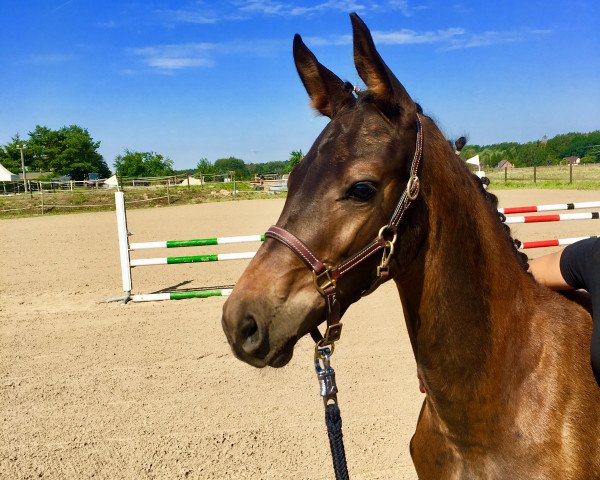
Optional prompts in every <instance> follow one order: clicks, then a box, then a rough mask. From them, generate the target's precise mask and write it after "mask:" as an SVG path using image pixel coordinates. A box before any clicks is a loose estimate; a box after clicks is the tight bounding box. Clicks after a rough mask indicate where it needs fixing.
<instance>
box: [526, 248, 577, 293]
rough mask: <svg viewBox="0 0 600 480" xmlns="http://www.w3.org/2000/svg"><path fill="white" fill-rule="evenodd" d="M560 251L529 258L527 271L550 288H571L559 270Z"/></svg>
mask: <svg viewBox="0 0 600 480" xmlns="http://www.w3.org/2000/svg"><path fill="white" fill-rule="evenodd" d="M561 255H562V250H561V251H560V252H554V253H550V254H548V255H544V256H542V257H538V258H534V259H531V260H529V270H528V271H529V273H531V274H532V275H533V278H535V279H536V281H537V282H538V283H541V284H542V285H546V286H547V287H548V288H551V289H552V290H573V287H572V286H571V285H569V284H568V283H567V282H566V281H565V279H564V278H563V276H562V274H561V272H560V256H561Z"/></svg>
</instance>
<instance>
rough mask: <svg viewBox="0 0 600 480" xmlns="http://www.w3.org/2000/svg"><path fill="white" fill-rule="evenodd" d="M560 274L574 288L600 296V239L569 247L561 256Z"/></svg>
mask: <svg viewBox="0 0 600 480" xmlns="http://www.w3.org/2000/svg"><path fill="white" fill-rule="evenodd" d="M560 273H561V274H562V276H563V278H564V279H565V281H566V282H567V283H568V284H569V285H571V286H572V287H573V288H583V289H585V290H587V291H588V292H589V293H590V295H592V300H593V297H594V294H595V295H600V238H587V239H585V240H581V241H579V242H576V243H573V244H571V245H568V246H567V247H566V248H565V249H564V250H563V253H562V255H561V256H560Z"/></svg>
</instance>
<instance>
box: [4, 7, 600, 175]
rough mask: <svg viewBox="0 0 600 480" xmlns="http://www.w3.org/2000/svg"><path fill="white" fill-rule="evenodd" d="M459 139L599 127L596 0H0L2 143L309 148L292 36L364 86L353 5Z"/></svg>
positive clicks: (526, 137)
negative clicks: (32, 138)
mask: <svg viewBox="0 0 600 480" xmlns="http://www.w3.org/2000/svg"><path fill="white" fill-rule="evenodd" d="M350 12H357V13H358V14H359V15H360V16H361V17H362V18H363V20H364V21H365V23H366V24H367V25H368V26H369V28H370V29H371V32H372V33H373V37H374V39H375V43H376V45H377V47H378V49H379V52H380V53H381V55H382V57H383V58H384V60H385V61H386V62H387V64H388V65H389V66H390V68H391V69H392V71H393V72H394V73H395V74H396V76H397V77H398V79H399V80H400V81H401V82H402V83H403V84H404V86H405V87H406V89H407V91H408V92H409V93H410V95H411V96H412V97H413V99H414V100H415V101H418V102H419V103H420V104H421V105H422V106H423V109H424V111H425V113H426V114H428V115H430V116H432V117H433V118H434V119H435V120H436V121H437V123H438V125H439V126H440V128H441V129H442V131H443V132H444V133H445V134H446V135H447V136H448V137H450V138H454V137H456V136H459V135H463V134H467V135H468V137H469V142H470V143H472V144H479V145H484V144H490V143H497V142H502V141H518V142H525V141H533V140H537V139H540V138H542V137H543V136H544V135H547V136H548V137H552V136H554V135H556V134H559V133H567V132H573V131H577V132H589V131H592V130H598V129H600V35H599V33H598V32H599V30H600V29H599V28H598V25H600V8H599V7H598V3H597V0H589V1H578V0H565V1H556V0H546V1H538V0H530V1H522V0H519V1H516V0H506V1H502V2H498V1H496V2H488V1H485V0H484V1H466V0H465V1H456V2H455V1H452V0H450V1H442V0H378V1H373V2H371V1H362V0H315V1H300V0H295V1H283V0H282V1H279V0H223V1H218V2H217V1H193V0H180V1H175V0H145V1H129V0H121V1H112V0H102V1H101V0H27V1H23V0H0V17H1V18H2V19H3V22H2V24H3V25H2V29H0V65H1V68H2V73H0V106H1V107H0V144H2V145H4V144H7V143H9V142H10V140H11V138H12V137H13V136H14V135H15V134H17V133H18V134H19V135H20V136H21V137H22V138H26V137H27V135H28V133H29V132H31V131H32V130H34V129H35V127H36V125H43V126H46V127H49V128H51V129H59V128H61V127H62V126H65V125H79V126H81V127H84V128H86V129H87V130H88V131H89V133H90V135H91V136H92V138H93V139H94V140H96V141H99V142H100V148H99V152H100V153H101V154H102V155H103V156H104V159H105V160H106V162H107V163H108V164H109V166H110V167H111V168H112V166H113V162H114V159H115V156H117V155H119V154H122V153H123V152H124V150H125V149H129V150H133V151H142V152H147V151H152V152H156V153H160V154H162V155H164V156H165V157H169V158H170V159H171V160H173V162H174V166H175V168H176V169H186V168H194V167H195V166H196V164H197V163H198V161H199V160H200V159H201V158H207V159H208V160H209V161H211V162H214V161H215V160H216V159H219V158H226V157H229V156H235V157H238V158H241V159H243V160H244V161H245V162H246V163H257V162H267V161H275V160H287V159H288V158H289V154H290V152H291V151H292V150H299V149H300V150H302V151H303V152H307V151H308V149H309V148H310V145H311V144H312V142H313V141H314V139H315V138H316V136H317V135H318V134H319V132H320V131H321V130H322V129H323V127H324V126H325V125H326V123H327V120H328V119H326V118H323V117H318V116H317V115H316V114H315V113H314V112H313V111H312V110H311V109H310V107H309V105H308V97H307V94H306V91H305V90H304V88H303V87H302V84H301V82H300V80H299V78H298V75H297V73H296V71H295V67H294V62H293V58H292V53H291V50H292V39H293V36H294V34H295V33H299V34H300V35H302V37H303V39H304V41H305V42H306V44H307V45H308V46H309V48H310V49H311V50H312V51H313V52H314V53H315V55H316V56H317V58H318V59H319V61H320V62H321V63H323V64H324V65H325V66H327V67H328V68H329V69H330V70H332V71H334V72H335V73H336V74H337V75H338V76H340V77H341V78H342V79H344V80H347V81H349V82H351V83H353V84H355V85H358V86H361V85H362V82H361V80H360V78H359V76H358V74H357V73H356V70H355V68H354V65H353V60H352V44H351V26H350V19H349V17H348V14H349V13H350Z"/></svg>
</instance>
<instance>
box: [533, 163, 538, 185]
mask: <svg viewBox="0 0 600 480" xmlns="http://www.w3.org/2000/svg"><path fill="white" fill-rule="evenodd" d="M533 183H537V166H535V165H534V166H533Z"/></svg>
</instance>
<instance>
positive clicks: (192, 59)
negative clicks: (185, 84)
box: [129, 43, 215, 73]
mask: <svg viewBox="0 0 600 480" xmlns="http://www.w3.org/2000/svg"><path fill="white" fill-rule="evenodd" d="M214 49H215V44H213V43H185V44H179V45H158V46H152V47H142V48H130V49H129V52H130V53H131V54H133V55H135V56H137V57H138V58H139V59H140V60H141V62H142V63H143V64H145V65H146V66H147V67H150V68H153V69H156V70H157V71H159V72H161V73H172V72H173V71H176V70H181V69H183V68H190V67H210V66H212V65H214V61H213V60H212V58H211V52H212V51H214Z"/></svg>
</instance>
